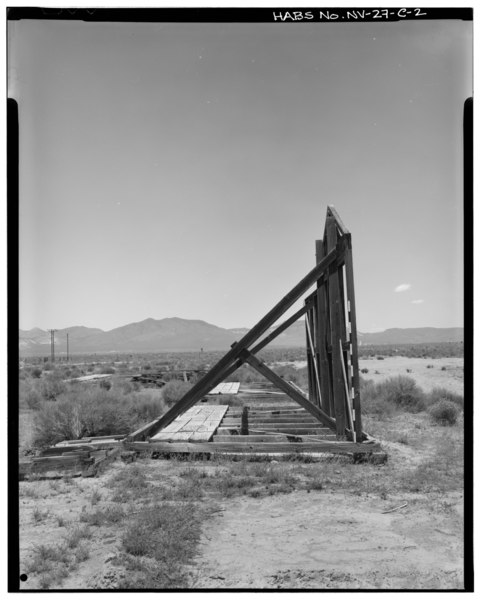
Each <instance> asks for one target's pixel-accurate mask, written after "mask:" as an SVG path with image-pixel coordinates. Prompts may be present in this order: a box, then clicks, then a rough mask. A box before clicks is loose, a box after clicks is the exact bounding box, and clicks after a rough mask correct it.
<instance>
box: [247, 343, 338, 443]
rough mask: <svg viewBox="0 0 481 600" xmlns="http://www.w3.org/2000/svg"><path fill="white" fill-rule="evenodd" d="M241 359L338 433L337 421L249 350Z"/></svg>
mask: <svg viewBox="0 0 481 600" xmlns="http://www.w3.org/2000/svg"><path fill="white" fill-rule="evenodd" d="M241 358H243V359H244V360H245V362H246V363H248V364H249V365H250V366H251V367H253V368H254V369H255V370H256V371H257V372H258V373H260V374H261V375H263V376H264V377H265V378H266V379H269V381H272V383H273V384H274V385H275V386H276V387H278V388H279V389H281V390H282V391H283V392H284V393H286V394H287V395H288V396H289V397H290V398H292V399H293V400H295V401H296V402H297V403H298V404H300V405H301V406H302V408H305V409H306V410H307V411H308V412H310V413H311V415H313V416H314V417H315V418H316V419H317V420H318V421H320V422H321V423H322V424H323V425H326V426H327V427H329V428H330V429H332V430H333V431H336V421H335V420H334V419H333V418H331V417H330V416H329V415H327V414H326V413H325V412H324V411H323V410H321V409H320V408H319V407H317V406H316V405H315V404H313V403H312V402H311V401H310V400H308V399H307V398H306V397H305V396H303V395H302V394H301V393H300V392H299V391H298V390H296V389H295V388H294V387H293V386H292V385H290V384H289V383H288V382H287V381H285V380H284V379H282V377H279V375H277V373H274V371H272V370H271V369H269V367H268V366H267V365H266V364H265V363H264V362H262V361H261V360H259V359H258V358H257V357H256V356H254V355H253V354H251V353H250V352H249V351H248V350H243V351H242V354H241Z"/></svg>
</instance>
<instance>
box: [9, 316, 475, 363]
mask: <svg viewBox="0 0 481 600" xmlns="http://www.w3.org/2000/svg"><path fill="white" fill-rule="evenodd" d="M247 331H249V330H248V329H247V328H237V329H223V328H222V327H216V326H215V325H211V324H210V323H206V322H205V321H198V320H188V319H180V318H177V317H173V318H169V319H159V320H156V319H145V320H144V321H140V322H138V323H130V324H129V325H124V326H123V327H117V328H116V329H112V330H110V331H103V330H102V329H96V328H91V327H80V326H79V327H67V328H66V329H58V330H57V331H56V332H55V352H56V354H65V353H66V352H67V333H68V334H69V336H68V337H69V352H70V354H92V353H107V352H119V353H123V352H189V351H199V350H200V349H201V348H203V349H204V350H228V349H229V348H230V346H231V344H232V343H233V342H235V341H238V340H239V339H240V338H241V337H242V336H243V335H244V334H245V333H246V332H247ZM463 337H464V336H463V328H462V327H451V328H449V329H440V328H435V327H422V328H414V329H386V331H380V332H376V333H360V332H359V333H358V339H359V343H360V344H362V345H369V344H373V345H377V344H421V343H439V342H460V341H463ZM304 345H305V326H304V321H303V320H301V321H297V322H296V323H294V324H293V325H292V326H291V327H289V329H287V330H286V331H285V332H284V333H282V334H281V335H279V336H278V337H277V338H276V339H275V340H274V341H273V342H271V344H270V346H271V347H278V348H279V347H284V348H286V347H296V346H304ZM19 349H20V354H21V355H22V356H30V355H37V356H39V355H44V356H49V355H50V333H49V332H48V331H44V330H42V329H38V328H34V329H30V330H28V331H23V330H20V339H19Z"/></svg>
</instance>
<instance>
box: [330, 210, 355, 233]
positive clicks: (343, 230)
mask: <svg viewBox="0 0 481 600" xmlns="http://www.w3.org/2000/svg"><path fill="white" fill-rule="evenodd" d="M327 214H328V215H330V216H331V217H332V218H333V219H334V221H335V223H336V225H337V227H338V228H339V232H340V233H341V235H345V236H350V235H351V234H350V233H349V229H347V227H346V226H345V225H344V223H343V222H342V220H341V217H340V216H339V213H338V212H337V210H336V209H335V207H334V206H333V205H332V204H329V206H328V207H327Z"/></svg>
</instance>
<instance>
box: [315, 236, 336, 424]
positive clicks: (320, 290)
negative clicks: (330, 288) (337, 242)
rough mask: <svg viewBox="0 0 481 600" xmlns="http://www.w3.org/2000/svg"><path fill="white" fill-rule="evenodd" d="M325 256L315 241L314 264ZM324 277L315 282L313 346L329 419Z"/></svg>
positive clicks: (330, 401) (331, 412)
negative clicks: (317, 357) (316, 355)
mask: <svg viewBox="0 0 481 600" xmlns="http://www.w3.org/2000/svg"><path fill="white" fill-rule="evenodd" d="M324 256H325V250H324V243H323V241H322V240H316V264H319V263H320V262H321V260H322V259H323V258H324ZM325 281H326V280H325V278H324V276H322V277H320V278H319V279H318V280H317V322H316V332H315V334H314V335H315V338H316V341H315V344H316V347H317V351H318V353H319V377H320V379H321V408H322V410H323V411H324V412H326V413H327V414H328V415H329V416H330V417H334V410H333V408H334V405H333V400H332V387H331V378H330V374H329V360H328V357H327V319H328V308H327V289H326V283H325Z"/></svg>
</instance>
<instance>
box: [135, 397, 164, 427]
mask: <svg viewBox="0 0 481 600" xmlns="http://www.w3.org/2000/svg"><path fill="white" fill-rule="evenodd" d="M166 408H167V407H166V401H165V399H164V398H163V397H162V393H161V392H160V391H156V390H144V391H143V392H138V393H137V394H136V395H135V402H134V403H133V411H134V413H135V415H136V418H137V420H138V421H145V422H149V421H153V420H154V419H155V418H156V417H160V415H162V414H164V412H166Z"/></svg>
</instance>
